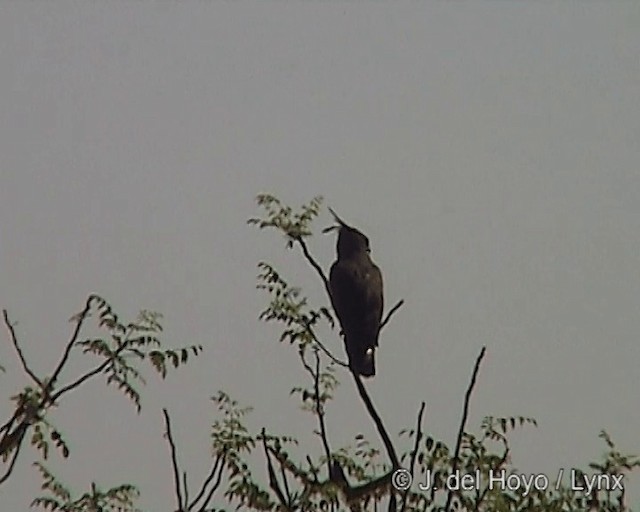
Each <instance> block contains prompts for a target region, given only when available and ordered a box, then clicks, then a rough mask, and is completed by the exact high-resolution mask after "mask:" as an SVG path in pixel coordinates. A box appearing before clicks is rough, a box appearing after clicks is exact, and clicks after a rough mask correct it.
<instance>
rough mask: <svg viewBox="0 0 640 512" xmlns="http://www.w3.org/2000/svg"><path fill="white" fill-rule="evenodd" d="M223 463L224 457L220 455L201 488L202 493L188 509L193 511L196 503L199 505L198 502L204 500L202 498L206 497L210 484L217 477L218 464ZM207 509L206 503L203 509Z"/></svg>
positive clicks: (199, 493) (200, 492)
mask: <svg viewBox="0 0 640 512" xmlns="http://www.w3.org/2000/svg"><path fill="white" fill-rule="evenodd" d="M222 462H223V457H222V456H221V455H218V456H217V457H216V458H215V460H214V461H213V465H212V466H211V471H209V474H208V475H207V478H206V479H205V481H204V482H203V484H202V487H201V488H200V491H199V492H198V495H197V496H196V497H195V498H194V499H193V501H192V502H191V503H189V504H187V509H188V510H191V509H193V508H194V507H195V505H196V503H198V501H200V500H201V499H202V497H203V496H204V493H205V492H207V487H208V486H209V484H210V483H211V481H212V480H213V478H214V477H215V475H216V471H217V470H218V464H219V463H222ZM204 507H206V503H205V504H204V506H203V508H204Z"/></svg>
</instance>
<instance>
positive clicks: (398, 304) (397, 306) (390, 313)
mask: <svg viewBox="0 0 640 512" xmlns="http://www.w3.org/2000/svg"><path fill="white" fill-rule="evenodd" d="M403 304H404V299H400V300H399V301H398V302H396V305H395V306H393V307H392V308H391V309H390V310H389V312H388V313H387V316H385V317H384V320H383V321H382V322H380V330H382V328H383V327H384V326H385V325H387V324H388V323H389V320H391V315H393V314H394V313H395V312H396V311H398V310H399V309H400V308H401V307H402V305H403Z"/></svg>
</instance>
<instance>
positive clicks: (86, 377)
mask: <svg viewBox="0 0 640 512" xmlns="http://www.w3.org/2000/svg"><path fill="white" fill-rule="evenodd" d="M110 362H111V359H107V360H106V361H104V362H102V363H101V364H100V365H99V366H96V367H95V368H94V369H93V370H90V371H88V372H87V373H85V374H84V375H81V376H80V377H78V378H77V379H76V380H75V381H73V382H71V383H69V384H67V385H66V386H63V387H62V388H60V389H59V390H58V391H56V392H55V393H53V394H52V395H51V401H52V402H55V401H56V400H58V399H59V398H60V397H61V396H62V395H64V394H65V393H66V392H68V391H71V390H73V389H75V388H77V387H78V386H80V384H82V383H83V382H85V381H87V380H89V379H90V378H91V377H93V376H95V375H98V374H99V373H102V372H103V371H104V369H105V368H106V367H107V366H109V363H110Z"/></svg>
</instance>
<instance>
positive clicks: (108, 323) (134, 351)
mask: <svg viewBox="0 0 640 512" xmlns="http://www.w3.org/2000/svg"><path fill="white" fill-rule="evenodd" d="M94 313H95V314H96V316H97V327H98V328H99V329H101V330H103V331H104V332H105V334H106V336H105V337H103V338H96V339H80V334H81V332H82V329H83V327H84V325H85V324H86V322H87V320H88V319H89V318H90V317H91V316H92V314H94ZM3 318H4V323H5V326H6V327H7V331H8V333H9V339H10V341H11V344H12V346H13V348H14V350H15V352H16V354H17V356H18V359H19V361H20V364H21V366H22V369H23V371H24V372H25V373H26V374H27V376H28V377H29V378H30V379H31V380H32V381H33V383H34V384H35V386H27V387H25V388H24V389H23V390H22V391H21V392H19V393H18V394H16V395H14V396H13V397H12V400H13V401H14V402H15V410H14V412H13V414H12V415H11V417H10V418H9V419H8V420H7V421H6V422H5V423H4V424H3V425H2V427H0V458H2V460H3V461H4V462H5V463H6V462H7V460H9V458H10V460H9V463H8V465H7V469H6V471H5V472H4V474H3V476H2V477H0V484H1V483H3V482H5V481H6V480H7V479H8V478H9V476H10V475H11V473H12V471H13V468H14V466H15V462H16V460H17V457H18V454H19V452H20V448H21V445H22V443H23V441H24V439H25V438H26V436H27V433H28V432H29V430H30V429H32V428H33V434H32V436H31V444H32V445H33V446H35V448H36V449H37V450H38V451H39V453H40V455H41V457H42V458H43V459H45V460H46V459H47V457H48V447H49V442H53V444H54V445H55V446H56V447H57V448H58V449H59V450H60V452H61V454H62V456H63V457H64V458H67V457H68V456H69V447H68V445H67V443H66V441H65V440H64V438H63V436H62V434H61V433H60V431H59V430H58V429H57V428H56V427H55V426H53V425H52V424H51V422H50V421H49V420H47V417H46V416H47V412H48V411H49V410H50V409H51V408H53V407H57V406H59V404H60V401H61V399H62V398H63V397H64V396H65V395H66V394H68V393H70V392H71V391H73V390H75V389H77V388H79V387H80V386H81V385H82V384H83V383H85V382H87V381H89V380H90V379H92V378H93V377H95V376H97V375H99V374H104V375H106V377H107V381H106V382H107V385H115V386H117V387H118V388H119V389H120V390H121V391H122V392H123V393H124V394H125V395H126V396H127V397H128V398H129V399H130V400H131V401H133V403H134V404H135V406H136V409H137V410H138V411H139V410H140V407H141V403H140V393H139V391H138V390H137V388H136V384H137V383H141V384H145V383H146V381H145V380H144V378H143V377H142V373H141V370H140V368H138V367H137V366H136V365H134V364H133V363H132V361H143V360H148V361H149V362H150V363H151V366H152V367H153V368H154V370H155V371H156V372H158V373H159V374H160V375H161V376H162V377H165V376H166V373H167V368H168V365H167V362H170V363H171V364H172V366H173V367H176V368H177V367H178V366H180V365H182V364H184V363H186V362H187V361H188V359H189V355H190V354H191V355H196V356H197V355H198V354H199V353H200V352H201V351H202V347H201V346H199V345H193V346H190V347H185V348H181V349H177V350H176V349H163V348H162V344H161V342H160V340H159V338H158V334H159V333H160V332H161V331H162V327H161V325H160V323H159V320H160V318H161V315H159V314H158V313H153V312H150V311H142V312H141V313H140V315H139V316H138V318H137V320H135V321H133V322H128V323H123V322H121V321H120V320H119V317H118V315H117V314H115V313H114V311H113V310H112V308H111V306H110V305H109V304H108V303H107V301H106V300H104V299H103V298H102V297H99V296H98V295H95V294H93V295H90V296H89V297H88V298H87V300H86V302H85V305H84V307H83V309H82V310H81V311H80V312H79V313H78V314H76V315H74V316H73V317H72V318H71V319H70V321H71V322H73V323H74V327H73V331H72V334H71V337H70V339H69V341H68V342H67V343H66V345H65V348H64V350H63V353H62V356H61V358H60V361H59V362H58V364H57V365H56V366H55V367H54V370H53V372H52V374H51V376H50V377H39V376H37V375H36V374H35V372H34V371H33V370H32V369H31V368H30V366H29V364H28V361H27V359H26V357H25V355H24V353H23V351H22V347H21V345H20V343H19V340H18V336H17V333H16V329H15V325H14V324H12V323H11V322H10V320H9V315H8V313H7V311H6V310H3ZM74 350H77V351H80V352H81V353H83V354H90V355H93V356H95V357H97V358H98V359H99V360H100V362H98V363H97V364H96V365H95V366H93V367H92V368H90V369H88V370H86V371H85V372H84V373H81V374H80V375H78V376H76V377H75V378H72V379H70V380H68V381H67V382H65V383H62V384H59V381H60V380H61V376H62V374H63V372H64V370H65V369H66V367H67V363H68V361H69V358H70V356H71V353H72V352H73V351H74Z"/></svg>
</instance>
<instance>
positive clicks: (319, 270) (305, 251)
mask: <svg viewBox="0 0 640 512" xmlns="http://www.w3.org/2000/svg"><path fill="white" fill-rule="evenodd" d="M295 240H296V242H298V243H299V244H300V247H301V248H302V253H303V254H304V257H305V258H307V261H308V262H309V263H311V266H312V267H313V268H315V269H316V272H317V273H318V275H319V276H320V279H322V282H323V283H324V287H325V289H326V290H327V293H328V294H329V297H331V287H330V286H329V280H328V279H327V276H326V275H325V274H324V271H323V270H322V267H321V266H320V265H319V264H318V262H317V261H316V260H315V258H314V257H313V256H312V255H311V253H310V252H309V248H308V247H307V244H306V243H305V241H304V240H303V239H302V238H301V237H298V238H296V239H295Z"/></svg>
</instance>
